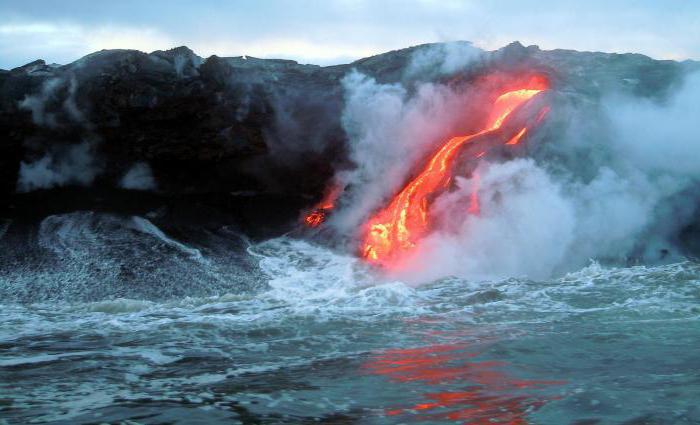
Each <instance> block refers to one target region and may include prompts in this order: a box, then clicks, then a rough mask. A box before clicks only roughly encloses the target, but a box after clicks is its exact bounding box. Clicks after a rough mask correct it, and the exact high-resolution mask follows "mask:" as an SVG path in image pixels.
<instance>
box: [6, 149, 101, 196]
mask: <svg viewBox="0 0 700 425" xmlns="http://www.w3.org/2000/svg"><path fill="white" fill-rule="evenodd" d="M93 149H94V148H93V145H92V143H90V142H88V141H84V142H82V143H80V144H77V145H72V146H67V147H63V148H61V149H59V150H57V152H56V153H47V154H45V155H44V156H43V157H42V158H40V159H38V160H36V161H34V162H24V161H23V162H21V163H20V169H19V177H18V179H17V191H18V192H29V191H32V190H36V189H50V188H53V187H60V186H65V185H81V186H88V185H90V184H91V183H92V182H93V180H95V177H96V176H97V175H98V174H100V172H101V171H102V167H101V166H100V164H98V163H97V161H96V160H95V155H94V153H93Z"/></svg>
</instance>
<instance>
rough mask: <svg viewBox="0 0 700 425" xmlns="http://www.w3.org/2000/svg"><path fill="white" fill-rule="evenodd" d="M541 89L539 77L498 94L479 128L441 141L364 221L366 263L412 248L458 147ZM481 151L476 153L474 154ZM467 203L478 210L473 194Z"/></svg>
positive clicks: (495, 127)
mask: <svg viewBox="0 0 700 425" xmlns="http://www.w3.org/2000/svg"><path fill="white" fill-rule="evenodd" d="M544 90H546V86H545V85H543V82H542V79H539V80H536V81H535V82H534V83H530V84H527V85H525V87H524V88H521V89H518V90H512V91H508V92H505V93H503V94H501V95H500V96H498V97H497V98H496V100H495V102H494V103H493V106H492V109H491V111H490V114H489V117H488V120H487V122H486V125H485V126H484V127H483V129H482V130H480V131H478V132H476V133H473V134H469V135H466V136H457V137H453V138H451V139H449V140H448V141H447V142H446V143H445V144H444V145H442V146H441V147H440V148H439V149H438V151H437V152H436V153H435V154H433V155H432V157H430V159H429V161H428V163H427V164H426V165H425V167H424V168H423V169H422V171H420V173H418V174H417V175H416V177H414V178H413V179H412V180H411V181H410V182H408V184H406V186H404V188H403V189H402V190H401V191H400V192H399V193H398V194H396V195H395V196H394V197H393V198H392V199H391V201H390V202H389V204H388V205H387V206H386V207H384V208H383V209H381V210H380V211H378V212H377V213H375V214H374V215H373V216H372V217H371V218H370V219H369V220H368V221H367V224H366V230H365V235H364V237H363V241H362V244H361V247H360V253H361V255H362V256H363V257H364V258H365V259H367V261H369V262H370V263H373V264H377V265H383V266H387V265H390V264H391V263H392V261H393V260H395V259H396V258H397V257H398V256H399V255H400V254H401V253H402V252H405V251H407V250H410V249H411V248H413V247H414V246H415V245H416V244H417V242H418V241H419V240H420V239H421V238H422V237H424V236H425V234H426V233H427V231H428V230H429V217H428V208H429V205H430V202H431V201H432V199H433V197H434V196H435V195H436V194H438V193H440V191H443V190H445V189H447V188H448V186H449V184H450V182H451V178H452V174H453V172H452V168H453V165H454V162H455V158H457V156H458V153H459V151H460V148H461V147H462V146H464V145H465V144H467V143H469V142H470V141H472V140H473V139H474V138H476V137H478V136H483V135H486V134H490V133H494V134H495V133H497V132H498V131H499V130H500V129H501V127H502V126H503V123H504V122H505V121H506V119H507V118H508V117H509V116H510V115H511V113H512V112H513V111H514V110H516V109H517V108H518V107H520V106H521V105H523V104H524V103H526V102H527V101H528V100H530V99H532V98H533V97H534V96H536V95H537V94H539V93H541V92H543V91H544ZM544 113H546V112H544ZM526 131H527V127H525V128H523V129H522V130H520V132H518V133H517V134H516V135H515V136H514V137H512V138H511V139H509V140H508V141H507V142H506V144H509V145H514V144H517V143H518V142H519V141H520V139H521V138H522V137H523V135H524V134H525V132H526ZM481 155H482V154H481V153H479V154H477V155H476V157H479V156H481ZM470 203H471V206H470V208H469V211H471V212H476V213H478V211H479V205H478V199H477V198H476V194H474V195H473V197H472V199H471V202H470Z"/></svg>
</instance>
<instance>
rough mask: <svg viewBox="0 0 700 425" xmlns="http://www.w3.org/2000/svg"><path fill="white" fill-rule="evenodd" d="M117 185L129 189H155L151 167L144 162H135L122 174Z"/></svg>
mask: <svg viewBox="0 0 700 425" xmlns="http://www.w3.org/2000/svg"><path fill="white" fill-rule="evenodd" d="M119 187H121V188H122V189H130V190H155V189H156V188H157V185H156V180H155V179H154V178H153V172H152V171H151V167H150V166H149V165H148V164H147V163H145V162H137V163H136V164H134V165H133V166H132V167H131V168H130V169H129V171H127V172H126V174H124V177H122V179H121V181H120V182H119Z"/></svg>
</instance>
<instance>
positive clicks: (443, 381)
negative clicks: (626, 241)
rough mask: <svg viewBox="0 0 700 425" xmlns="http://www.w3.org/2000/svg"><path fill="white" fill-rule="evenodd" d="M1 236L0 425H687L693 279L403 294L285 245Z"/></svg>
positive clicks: (564, 279)
mask: <svg viewBox="0 0 700 425" xmlns="http://www.w3.org/2000/svg"><path fill="white" fill-rule="evenodd" d="M13 226H15V224H14V223H12V222H10V221H5V222H2V225H0V245H1V246H2V249H3V253H2V254H0V258H1V259H2V260H1V262H0V265H1V266H2V268H1V269H0V296H2V298H1V300H2V301H0V303H1V305H0V307H1V308H0V423H6V424H15V423H17V424H24V423H52V424H99V423H128V424H137V423H143V424H169V423H178V424H198V423H201V424H212V423H225V424H236V423H242V424H284V423H287V424H305V423H328V424H398V423H407V424H411V423H416V424H441V423H465V424H578V425H584V424H630V425H631V424H698V423H700V403H699V402H698V400H700V264H698V263H696V262H692V261H684V262H678V263H674V264H667V265H662V266H653V267H652V266H634V267H617V268H615V267H603V266H601V265H599V264H597V263H595V262H591V264H590V265H589V266H587V267H585V268H583V269H581V270H578V271H575V272H571V273H569V274H567V275H564V276H561V277H558V278H555V279H550V280H543V281H534V280H528V279H524V278H510V279H500V280H491V281H469V280H465V279H459V278H448V279H442V280H439V281H435V282H431V283H427V284H425V285H420V286H409V285H406V284H404V283H402V282H399V281H387V280H385V279H383V278H382V277H381V276H378V275H377V274H376V273H375V272H374V271H373V270H371V269H370V268H368V267H367V266H366V265H365V264H363V263H362V262H361V261H359V260H357V259H356V258H354V257H352V256H348V255H346V254H343V253H339V252H335V251H333V250H331V249H329V248H326V247H324V246H321V245H318V244H315V243H313V242H309V241H304V240H300V239H296V238H293V237H281V238H277V239H272V240H269V241H265V242H262V243H251V242H249V241H247V240H246V239H245V238H242V237H240V236H239V235H238V234H236V233H235V232H234V231H232V230H230V229H225V228H224V229H219V230H216V231H211V232H206V234H198V235H194V236H193V235H184V236H183V235H179V237H175V236H172V235H168V234H166V233H165V232H164V231H162V230H161V229H159V228H158V227H156V225H155V224H153V222H151V221H149V220H148V219H147V218H141V217H116V216H111V215H103V214H96V213H90V212H83V213H73V214H66V215H61V216H53V217H49V218H47V219H46V220H44V221H43V222H42V223H41V225H40V226H39V227H38V228H37V229H35V231H33V232H18V231H15V232H14V233H13Z"/></svg>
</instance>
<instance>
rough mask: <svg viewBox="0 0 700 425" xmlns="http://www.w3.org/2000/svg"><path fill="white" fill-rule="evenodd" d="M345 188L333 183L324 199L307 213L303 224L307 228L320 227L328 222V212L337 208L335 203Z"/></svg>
mask: <svg viewBox="0 0 700 425" xmlns="http://www.w3.org/2000/svg"><path fill="white" fill-rule="evenodd" d="M343 189H344V187H343V186H342V185H341V184H339V183H338V182H335V181H334V182H333V184H332V185H331V186H329V188H328V189H327V190H326V194H325V195H324V196H323V199H321V201H320V202H319V203H317V204H316V205H314V207H313V209H312V210H311V211H310V212H309V213H307V214H306V215H305V216H304V218H303V223H304V224H305V225H306V226H307V227H311V228H314V227H318V226H320V225H321V223H323V222H324V221H326V216H327V215H328V212H329V211H331V210H332V209H333V208H335V203H336V201H337V200H338V197H339V196H340V195H341V194H342V193H343Z"/></svg>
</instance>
